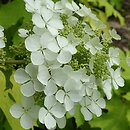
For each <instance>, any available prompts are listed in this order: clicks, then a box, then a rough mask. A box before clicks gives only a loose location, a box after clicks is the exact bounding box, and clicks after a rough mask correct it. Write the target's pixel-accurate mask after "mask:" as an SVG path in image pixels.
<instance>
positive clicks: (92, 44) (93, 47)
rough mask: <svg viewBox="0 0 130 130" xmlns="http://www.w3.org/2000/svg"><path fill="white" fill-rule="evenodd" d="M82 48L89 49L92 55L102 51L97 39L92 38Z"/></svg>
mask: <svg viewBox="0 0 130 130" xmlns="http://www.w3.org/2000/svg"><path fill="white" fill-rule="evenodd" d="M84 47H85V48H86V49H89V50H90V52H91V53H92V55H95V54H96V53H97V51H99V50H101V49H102V47H103V46H102V44H101V43H100V39H99V37H94V38H92V39H90V40H89V42H87V43H86V44H85V45H84Z"/></svg>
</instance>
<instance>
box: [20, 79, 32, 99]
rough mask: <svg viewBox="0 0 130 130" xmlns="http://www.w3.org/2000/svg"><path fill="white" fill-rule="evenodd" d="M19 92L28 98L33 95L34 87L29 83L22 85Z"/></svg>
mask: <svg viewBox="0 0 130 130" xmlns="http://www.w3.org/2000/svg"><path fill="white" fill-rule="evenodd" d="M20 90H21V92H22V94H23V95H24V96H26V97H30V96H32V95H33V94H34V93H35V90H34V85H33V83H32V82H31V81H30V82H28V83H25V84H23V85H22V86H21V88H20Z"/></svg>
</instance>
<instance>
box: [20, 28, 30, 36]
mask: <svg viewBox="0 0 130 130" xmlns="http://www.w3.org/2000/svg"><path fill="white" fill-rule="evenodd" d="M18 32H19V36H20V37H22V38H26V37H28V34H29V31H28V30H26V29H23V28H21V29H19V30H18Z"/></svg>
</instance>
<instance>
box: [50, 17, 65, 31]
mask: <svg viewBox="0 0 130 130" xmlns="http://www.w3.org/2000/svg"><path fill="white" fill-rule="evenodd" d="M48 24H49V26H51V27H53V28H55V29H63V28H64V26H63V24H62V21H61V20H60V19H51V20H50V21H49V22H48Z"/></svg>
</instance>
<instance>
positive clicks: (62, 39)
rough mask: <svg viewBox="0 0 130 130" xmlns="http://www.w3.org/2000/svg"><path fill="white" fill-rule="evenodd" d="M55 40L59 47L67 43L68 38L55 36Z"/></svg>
mask: <svg viewBox="0 0 130 130" xmlns="http://www.w3.org/2000/svg"><path fill="white" fill-rule="evenodd" d="M57 41H58V44H59V46H60V48H63V47H65V46H67V45H68V40H67V39H66V38H65V37H63V36H59V35H58V36H57Z"/></svg>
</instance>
